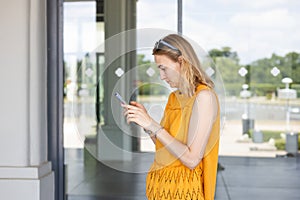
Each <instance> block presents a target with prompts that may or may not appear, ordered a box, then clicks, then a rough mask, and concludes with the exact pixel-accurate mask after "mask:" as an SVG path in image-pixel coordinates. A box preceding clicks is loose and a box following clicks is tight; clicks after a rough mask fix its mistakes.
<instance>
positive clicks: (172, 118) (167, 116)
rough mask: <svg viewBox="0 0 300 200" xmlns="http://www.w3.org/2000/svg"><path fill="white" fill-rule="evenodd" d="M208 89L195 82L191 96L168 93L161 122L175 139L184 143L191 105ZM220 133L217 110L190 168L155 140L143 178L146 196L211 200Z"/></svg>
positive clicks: (153, 199) (151, 197) (154, 199)
mask: <svg viewBox="0 0 300 200" xmlns="http://www.w3.org/2000/svg"><path fill="white" fill-rule="evenodd" d="M204 89H207V90H210V89H209V88H208V87H207V86H205V85H199V86H198V87H197V89H196V93H195V95H194V96H192V97H190V98H187V97H184V96H183V95H181V94H179V92H178V91H175V92H172V93H171V94H170V96H169V100H168V103H167V105H166V108H165V112H164V117H163V119H162V121H161V125H162V126H163V127H164V128H165V130H166V131H168V132H169V133H170V134H171V135H172V136H173V137H174V138H175V139H177V140H179V141H181V142H183V143H185V144H186V142H187V133H188V127H189V121H190V117H191V112H192V108H193V104H194V101H195V98H196V96H197V94H198V93H199V92H200V91H201V90H204ZM219 134H220V109H219V108H218V117H217V119H216V121H215V122H214V124H213V127H212V131H211V133H210V136H209V140H208V143H207V145H206V148H205V153H204V156H203V159H202V161H201V162H200V163H199V164H198V166H196V167H195V168H194V169H193V170H191V169H189V168H188V167H186V166H184V165H183V164H182V163H181V162H180V160H179V159H177V158H176V157H175V156H173V155H172V154H171V153H169V151H168V150H167V149H166V148H165V147H164V146H163V145H162V144H161V143H160V142H159V141H158V140H156V152H155V159H154V163H153V164H152V166H151V168H150V170H149V173H148V175H147V178H146V196H147V197H148V199H149V200H166V199H168V200H177V199H181V200H182V199H189V200H213V199H214V195H215V187H216V175H217V164H218V150H219Z"/></svg>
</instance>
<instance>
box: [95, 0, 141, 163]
mask: <svg viewBox="0 0 300 200" xmlns="http://www.w3.org/2000/svg"><path fill="white" fill-rule="evenodd" d="M135 7H136V1H135V0H108V1H105V2H104V21H105V39H106V41H105V53H104V55H105V68H106V69H105V71H104V74H103V80H104V81H103V84H104V108H105V110H104V119H105V125H104V126H102V127H101V128H100V130H99V132H98V143H97V156H98V159H100V160H131V154H130V153H126V152H128V151H129V152H131V149H132V137H131V136H129V135H128V134H125V133H124V130H125V129H127V130H128V126H127V125H125V121H124V117H123V114H122V109H121V108H119V107H118V106H119V105H118V104H117V102H115V100H114V99H112V96H113V94H114V91H118V92H120V93H121V94H122V95H123V96H124V97H125V98H126V99H127V100H129V95H130V94H128V91H131V88H132V82H131V79H132V78H131V77H130V76H129V77H126V76H125V77H122V76H124V75H121V76H120V74H122V73H125V74H126V72H127V71H128V70H130V69H131V68H132V67H134V66H135V53H132V52H130V51H131V50H132V49H134V47H133V46H135V37H134V36H132V34H129V35H128V34H127V33H124V31H126V30H129V29H133V28H135V21H136V15H135ZM134 50H135V49H134ZM117 70H119V72H121V73H120V74H119V76H118V75H117V74H116V71H117ZM114 107H116V108H114ZM126 126H127V127H126ZM124 150H125V151H124Z"/></svg>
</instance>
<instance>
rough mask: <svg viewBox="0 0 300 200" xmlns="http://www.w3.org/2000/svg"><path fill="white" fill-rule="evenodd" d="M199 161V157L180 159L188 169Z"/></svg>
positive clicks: (192, 167) (193, 167)
mask: <svg viewBox="0 0 300 200" xmlns="http://www.w3.org/2000/svg"><path fill="white" fill-rule="evenodd" d="M200 162H201V159H200V158H191V157H190V158H187V159H185V160H182V163H183V164H184V165H185V166H186V167H187V168H189V169H190V170H193V169H195V168H196V167H197V166H198V165H199V163H200Z"/></svg>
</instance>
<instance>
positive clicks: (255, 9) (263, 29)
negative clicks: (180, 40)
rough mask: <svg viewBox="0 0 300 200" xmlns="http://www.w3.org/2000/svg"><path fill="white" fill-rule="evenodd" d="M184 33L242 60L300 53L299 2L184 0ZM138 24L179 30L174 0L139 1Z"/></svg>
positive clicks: (198, 41) (251, 60)
mask: <svg viewBox="0 0 300 200" xmlns="http://www.w3.org/2000/svg"><path fill="white" fill-rule="evenodd" d="M182 18H183V19H182V24H183V31H182V32H183V35H185V36H187V37H188V38H190V39H192V40H194V41H195V42H196V43H197V44H198V45H200V46H201V47H202V48H203V49H205V50H206V51H209V50H210V49H213V48H218V49H220V48H222V47H225V46H229V47H231V48H232V50H233V51H236V52H237V53H238V56H239V58H240V63H241V64H250V63H251V62H253V61H255V60H257V59H260V58H266V57H270V56H271V55H272V53H276V54H277V55H281V56H284V55H285V54H286V53H288V52H291V51H296V52H298V53H300V1H299V0H251V1H241V0H183V16H182ZM137 28H138V29H139V28H160V29H168V30H172V31H176V30H177V0H163V1H159V0H138V1H137Z"/></svg>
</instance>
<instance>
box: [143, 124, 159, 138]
mask: <svg viewBox="0 0 300 200" xmlns="http://www.w3.org/2000/svg"><path fill="white" fill-rule="evenodd" d="M162 129H164V127H162V126H161V127H160V128H159V129H157V130H156V131H154V132H152V131H150V130H146V129H144V131H145V132H146V133H148V135H150V136H154V137H156V135H157V133H158V132H159V131H160V130H162Z"/></svg>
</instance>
